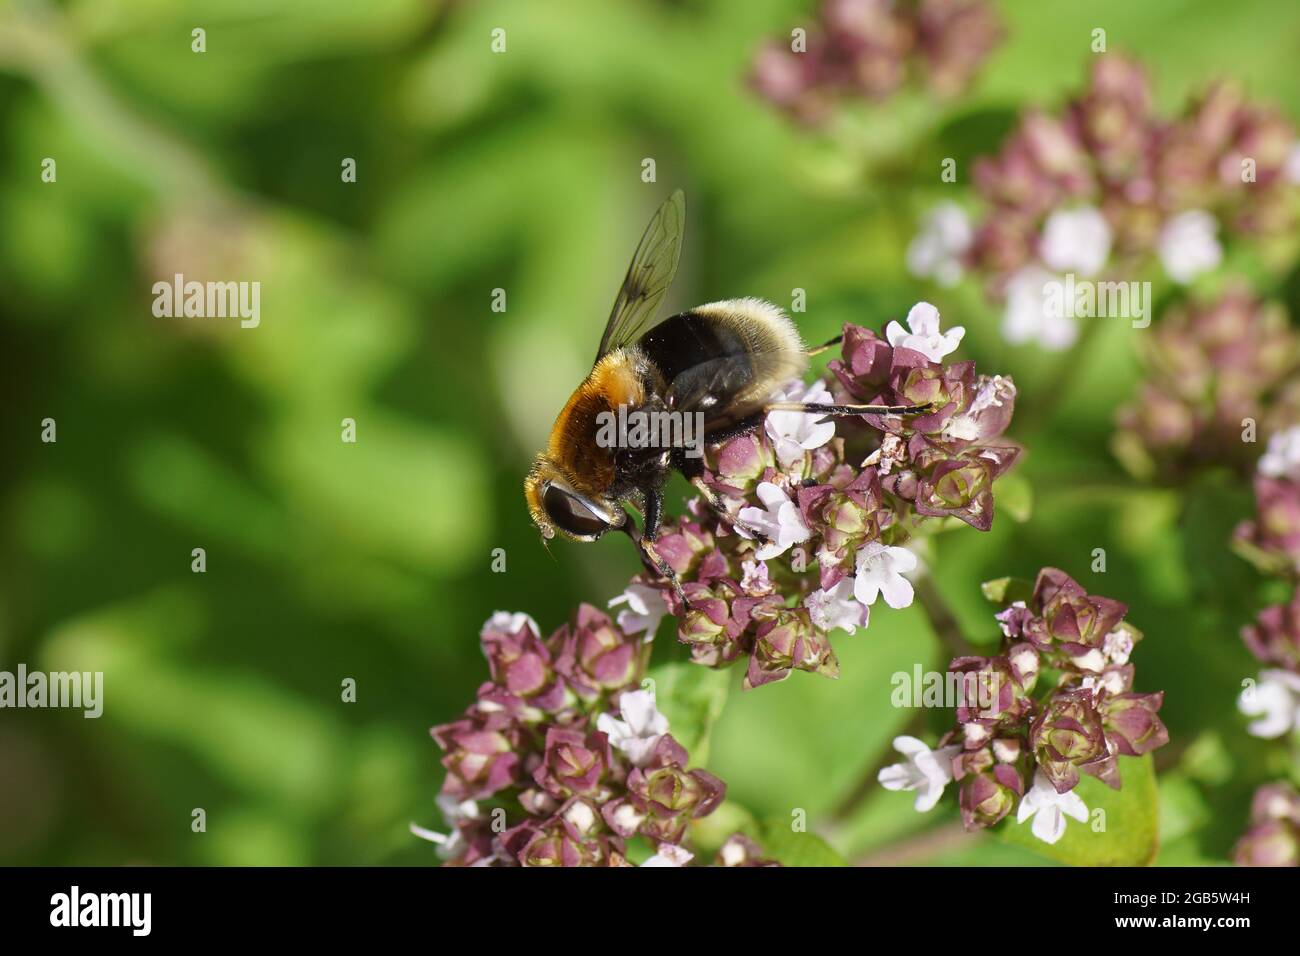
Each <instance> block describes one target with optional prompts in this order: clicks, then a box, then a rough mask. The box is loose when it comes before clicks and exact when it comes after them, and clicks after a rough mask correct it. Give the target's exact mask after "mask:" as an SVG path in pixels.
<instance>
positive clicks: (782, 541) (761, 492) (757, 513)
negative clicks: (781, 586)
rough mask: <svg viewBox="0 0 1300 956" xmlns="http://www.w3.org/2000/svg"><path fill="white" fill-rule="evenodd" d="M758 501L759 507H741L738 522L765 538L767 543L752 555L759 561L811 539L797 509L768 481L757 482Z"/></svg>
mask: <svg viewBox="0 0 1300 956" xmlns="http://www.w3.org/2000/svg"><path fill="white" fill-rule="evenodd" d="M757 492H758V500H759V501H761V502H763V507H762V508H741V509H740V515H739V517H740V520H741V521H743V522H744V523H745V524H747V525H748V526H749V528H750V529H751V530H753V531H757V532H759V533H761V534H763V535H764V536H766V537H767V538H768V543H767V544H765V545H763V546H762V547H761V548H759V549H758V550H757V551H755V552H754V557H756V558H757V559H758V560H760V561H766V560H768V559H769V558H775V557H776V556H777V555H778V554H785V552H786V551H788V550H790V546H791V545H793V544H798V543H799V542H801V541H807V540H808V539H809V538H810V537H812V532H811V531H810V530H808V526H807V525H806V524H804V521H803V515H801V514H800V513H799V507H798V506H797V505H796V504H795V503H794V502H793V501H791V500H790V498H789V496H788V495H787V494H786V493H785V492H784V491H782V490H781V489H780V488H778V487H777V486H776V485H774V484H772V483H771V482H770V481H762V482H759V485H758V488H757Z"/></svg>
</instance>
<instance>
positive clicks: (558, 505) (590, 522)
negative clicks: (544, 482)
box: [542, 485, 609, 538]
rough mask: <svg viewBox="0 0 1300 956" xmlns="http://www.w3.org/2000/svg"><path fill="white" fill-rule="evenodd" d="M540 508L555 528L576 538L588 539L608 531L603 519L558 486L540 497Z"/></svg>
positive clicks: (552, 487) (553, 486)
mask: <svg viewBox="0 0 1300 956" xmlns="http://www.w3.org/2000/svg"><path fill="white" fill-rule="evenodd" d="M542 507H543V508H545V509H546V513H547V514H548V515H549V516H550V518H551V521H553V522H555V526H556V527H557V528H559V529H560V530H561V531H567V532H568V533H569V534H572V535H577V536H578V537H583V538H585V537H590V536H591V535H596V534H600V533H601V532H602V531H607V530H608V529H609V524H608V523H607V522H606V521H605V520H604V519H603V518H601V517H599V516H598V515H596V514H595V513H593V512H592V510H591V509H590V508H588V507H587V506H586V505H585V504H583V503H582V501H581V500H580V499H579V498H577V497H575V496H574V495H572V494H570V493H569V492H567V491H565V490H564V489H563V488H561V487H559V486H558V485H551V486H550V487H548V488H547V489H546V492H545V493H544V494H543V495H542Z"/></svg>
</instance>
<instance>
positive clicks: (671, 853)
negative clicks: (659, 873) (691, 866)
mask: <svg viewBox="0 0 1300 956" xmlns="http://www.w3.org/2000/svg"><path fill="white" fill-rule="evenodd" d="M694 858H695V854H694V853H692V852H691V851H690V850H686V849H683V848H682V847H680V846H676V845H674V844H672V843H660V844H659V849H658V850H657V851H656V852H655V855H654V856H652V857H650V859H648V860H646V861H645V862H644V863H642V864H641V865H642V866H685V865H686V864H687V863H689V862H691V860H693V859H694Z"/></svg>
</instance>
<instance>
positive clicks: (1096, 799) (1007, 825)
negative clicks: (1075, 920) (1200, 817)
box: [993, 754, 1159, 866]
mask: <svg viewBox="0 0 1300 956" xmlns="http://www.w3.org/2000/svg"><path fill="white" fill-rule="evenodd" d="M1119 769H1120V775H1121V777H1122V780H1123V786H1122V787H1121V788H1120V789H1119V790H1112V789H1111V788H1110V787H1108V786H1106V785H1105V784H1104V783H1102V782H1101V781H1100V780H1098V779H1096V778H1095V777H1089V776H1083V777H1081V778H1080V779H1079V785H1078V787H1076V788H1075V793H1077V794H1078V795H1079V796H1080V797H1081V798H1082V799H1083V802H1084V803H1085V804H1086V805H1087V807H1088V817H1089V822H1088V823H1086V824H1084V823H1079V822H1078V821H1076V820H1070V819H1067V821H1066V827H1065V835H1064V836H1062V837H1061V839H1060V840H1059V841H1058V842H1056V843H1054V844H1049V843H1044V842H1043V841H1042V840H1040V839H1038V837H1036V836H1034V835H1033V833H1031V832H1030V829H1029V828H1030V826H1031V824H1032V822H1033V821H1032V819H1031V820H1026V821H1025V822H1024V823H1017V822H1016V820H1015V818H1014V817H1009V818H1008V819H1006V820H1004V821H1003V822H1002V823H1000V824H999V825H998V826H997V827H996V828H995V829H994V830H993V832H994V833H995V834H997V835H998V837H1000V838H1001V839H1003V840H1006V841H1007V842H1008V843H1015V844H1017V845H1019V846H1023V847H1026V848H1028V849H1030V850H1034V851H1035V852H1037V853H1041V854H1042V855H1043V856H1047V857H1050V858H1052V859H1053V860H1058V861H1059V862H1061V863H1068V864H1070V865H1071V866H1148V865H1150V864H1151V862H1152V861H1153V860H1154V859H1155V855H1156V850H1157V848H1158V847H1159V837H1158V828H1159V812H1158V794H1157V789H1156V776H1155V770H1154V768H1153V766H1152V761H1151V755H1150V754H1147V755H1146V756H1143V757H1120V758H1119ZM1098 811H1104V815H1101V814H1099V813H1098ZM1094 827H1104V828H1105V829H1102V830H1097V829H1094Z"/></svg>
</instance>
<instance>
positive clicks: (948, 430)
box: [943, 375, 1016, 441]
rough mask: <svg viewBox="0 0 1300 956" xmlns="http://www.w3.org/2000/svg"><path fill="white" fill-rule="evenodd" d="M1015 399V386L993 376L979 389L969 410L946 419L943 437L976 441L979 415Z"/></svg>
mask: <svg viewBox="0 0 1300 956" xmlns="http://www.w3.org/2000/svg"><path fill="white" fill-rule="evenodd" d="M1015 397H1016V386H1015V384H1014V383H1013V382H1012V381H1011V379H1009V378H1003V377H1002V376H1001V375H994V376H993V377H992V378H990V379H989V380H988V381H986V382H984V384H982V385H981V386H980V387H979V391H977V392H976V393H975V399H974V400H973V401H972V402H971V403H970V408H968V409H966V411H964V412H961V413H960V414H955V415H953V416H952V417H951V418H949V419H948V423H947V424H946V425H944V426H943V434H944V436H945V437H947V438H949V439H957V440H958V441H975V440H977V439H978V438H979V434H980V429H979V418H980V415H981V414H982V413H984V412H986V411H987V410H988V409H990V408H993V407H997V408H1001V407H1002V405H1003V404H1004V403H1006V402H1008V401H1011V400H1013V399H1015Z"/></svg>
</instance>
